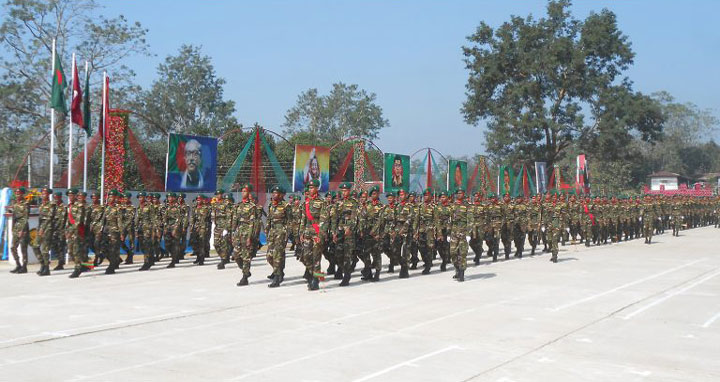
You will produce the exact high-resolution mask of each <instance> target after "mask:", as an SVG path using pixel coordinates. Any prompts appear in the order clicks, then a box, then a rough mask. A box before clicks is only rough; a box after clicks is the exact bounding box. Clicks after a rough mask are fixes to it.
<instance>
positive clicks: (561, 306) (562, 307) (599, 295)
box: [552, 258, 705, 312]
mask: <svg viewBox="0 0 720 382" xmlns="http://www.w3.org/2000/svg"><path fill="white" fill-rule="evenodd" d="M701 261H705V259H704V258H703V259H698V260H695V261H691V262H689V263H687V264H683V265H680V266H677V267H674V268H670V269H668V270H665V271H662V272H660V273H656V274H654V275H650V276H647V277H643V278H641V279H638V280H635V281H632V282H629V283H627V284H623V285H620V286H619V287H615V288H612V289H609V290H606V291H604V292H601V293H597V294H594V295H592V296H588V297H585V298H583V299H580V300H576V301H573V302H569V303H567V304H564V305H560V306H557V307H555V308H553V309H552V310H553V311H555V312H557V311H559V310H563V309H567V308H570V307H572V306H575V305H580V304H582V303H586V302H588V301H592V300H594V299H596V298H600V297H603V296H606V295H608V294H610V293H615V292H617V291H619V290H622V289H625V288H629V287H631V286H633V285H637V284H640V283H643V282H645V281H649V280H652V279H655V278H658V277H660V276H663V275H666V274H668V273H671V272H675V271H677V270H680V269H683V268H687V267H689V266H691V265H695V264H697V263H699V262H701Z"/></svg>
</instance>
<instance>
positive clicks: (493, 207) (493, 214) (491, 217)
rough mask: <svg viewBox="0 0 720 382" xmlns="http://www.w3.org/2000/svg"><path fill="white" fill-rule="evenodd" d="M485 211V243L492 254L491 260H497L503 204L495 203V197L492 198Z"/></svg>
mask: <svg viewBox="0 0 720 382" xmlns="http://www.w3.org/2000/svg"><path fill="white" fill-rule="evenodd" d="M485 211H486V213H487V219H488V220H487V224H486V225H485V244H487V246H488V251H489V252H490V254H491V255H492V261H493V262H495V261H497V258H498V255H499V254H500V239H501V237H502V227H503V220H504V218H503V206H502V205H500V204H499V203H497V199H493V202H492V203H491V204H488V205H487V206H486V208H485Z"/></svg>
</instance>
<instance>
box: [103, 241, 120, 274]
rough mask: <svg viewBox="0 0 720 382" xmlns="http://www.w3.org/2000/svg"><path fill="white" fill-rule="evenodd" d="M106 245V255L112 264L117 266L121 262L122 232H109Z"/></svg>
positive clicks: (104, 251)
mask: <svg viewBox="0 0 720 382" xmlns="http://www.w3.org/2000/svg"><path fill="white" fill-rule="evenodd" d="M105 245H106V247H105V248H104V250H103V253H104V254H105V256H107V258H108V260H109V261H110V266H117V265H118V264H120V234H119V233H107V234H106V237H105Z"/></svg>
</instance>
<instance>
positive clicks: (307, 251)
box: [300, 180, 330, 290]
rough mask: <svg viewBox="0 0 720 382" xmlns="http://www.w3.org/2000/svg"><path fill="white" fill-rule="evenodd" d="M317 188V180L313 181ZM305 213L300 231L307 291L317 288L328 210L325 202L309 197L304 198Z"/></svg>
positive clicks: (327, 224)
mask: <svg viewBox="0 0 720 382" xmlns="http://www.w3.org/2000/svg"><path fill="white" fill-rule="evenodd" d="M313 183H314V184H316V185H315V187H318V183H319V182H317V180H314V181H313ZM304 209H305V212H304V213H303V215H302V219H301V220H300V229H301V230H302V245H303V250H302V254H303V257H302V262H303V264H305V278H306V279H307V281H308V289H309V290H317V289H318V288H319V285H318V282H319V277H321V276H322V274H321V273H320V272H321V270H320V266H321V264H320V262H321V258H322V250H323V247H324V245H325V243H324V242H325V241H326V240H327V235H328V229H329V220H330V215H329V210H328V206H327V204H326V202H325V201H324V200H322V199H320V198H319V197H318V195H317V194H316V195H315V196H314V197H312V196H309V197H306V198H305V208H304Z"/></svg>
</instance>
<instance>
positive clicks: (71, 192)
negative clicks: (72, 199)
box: [65, 188, 77, 195]
mask: <svg viewBox="0 0 720 382" xmlns="http://www.w3.org/2000/svg"><path fill="white" fill-rule="evenodd" d="M75 194H77V190H76V189H74V188H71V189H69V190H67V192H66V193H65V195H75Z"/></svg>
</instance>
